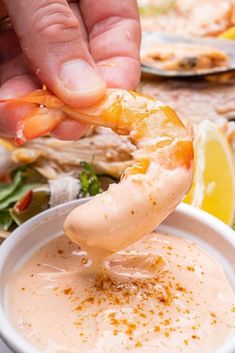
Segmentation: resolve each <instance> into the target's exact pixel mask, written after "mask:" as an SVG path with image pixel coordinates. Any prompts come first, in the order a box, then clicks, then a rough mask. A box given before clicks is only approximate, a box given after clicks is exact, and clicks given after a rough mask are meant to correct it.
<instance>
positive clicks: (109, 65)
mask: <svg viewBox="0 0 235 353" xmlns="http://www.w3.org/2000/svg"><path fill="white" fill-rule="evenodd" d="M97 66H98V68H99V71H100V73H101V76H102V77H103V79H104V80H105V81H106V83H107V86H108V87H112V88H122V89H127V90H135V89H136V88H137V87H138V85H139V82H140V73H141V70H140V62H139V60H137V59H134V58H128V57H120V58H118V57H117V58H111V59H106V60H102V61H100V62H98V63H97Z"/></svg>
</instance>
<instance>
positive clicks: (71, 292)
mask: <svg viewBox="0 0 235 353" xmlns="http://www.w3.org/2000/svg"><path fill="white" fill-rule="evenodd" d="M63 292H64V294H65V295H72V294H73V290H72V288H66V289H64V290H63Z"/></svg>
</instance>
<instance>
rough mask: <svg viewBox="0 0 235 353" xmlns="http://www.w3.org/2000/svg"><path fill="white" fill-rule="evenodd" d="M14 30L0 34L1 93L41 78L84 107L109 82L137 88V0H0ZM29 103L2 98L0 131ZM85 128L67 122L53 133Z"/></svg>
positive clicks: (22, 90)
mask: <svg viewBox="0 0 235 353" xmlns="http://www.w3.org/2000/svg"><path fill="white" fill-rule="evenodd" d="M4 4H5V6H6V9H7V13H8V14H9V16H10V18H11V21H12V24H13V28H14V31H13V30H11V31H7V32H5V33H0V85H1V86H0V98H13V97H17V96H22V95H25V94H27V93H29V92H30V91H32V90H35V89H37V88H39V87H41V83H40V82H42V83H43V84H45V85H46V86H47V87H48V88H49V89H50V90H51V91H53V93H55V94H56V95H57V96H58V97H60V98H61V99H62V100H63V101H64V102H66V103H67V104H70V105H72V106H77V107H81V106H85V105H90V104H92V103H95V102H96V101H98V100H99V99H100V98H101V97H102V96H103V94H104V93H105V90H106V86H108V87H117V88H124V89H135V88H136V86H137V84H138V81H139V77H140V62H139V46H140V26H139V18H138V11H137V5H136V1H135V0H128V1H126V0H118V1H115V0H99V1H97V0H80V1H78V0H74V1H66V0H57V1H55V0H40V1H33V0H3V1H2V2H1V0H0V18H3V17H4V16H5V15H6V10H5V9H4ZM30 109H31V105H29V104H24V105H22V106H20V107H17V105H16V106H14V109H13V108H11V107H10V106H9V104H8V105H7V104H0V135H1V136H4V137H9V138H11V137H14V136H15V131H16V125H17V123H18V121H19V119H20V118H22V115H25V114H26V113H27V112H28V111H29V110H30ZM86 129H87V126H86V125H83V124H80V123H78V122H75V121H72V120H65V121H63V122H61V123H60V125H59V126H58V127H57V128H56V129H55V130H54V131H53V134H54V135H55V136H56V137H57V138H60V139H65V140H69V139H70V140H73V139H77V138H79V137H81V136H82V135H83V134H84V133H85V132H86Z"/></svg>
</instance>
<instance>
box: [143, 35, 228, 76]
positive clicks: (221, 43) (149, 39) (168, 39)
mask: <svg viewBox="0 0 235 353" xmlns="http://www.w3.org/2000/svg"><path fill="white" fill-rule="evenodd" d="M158 43H159V44H166V43H169V45H170V44H173V43H174V44H176V43H188V44H195V45H205V46H210V47H213V48H215V49H219V50H221V51H223V52H225V53H226V54H227V55H228V57H229V63H228V66H226V67H215V68H211V69H203V70H194V71H193V70H192V71H173V70H163V69H158V68H156V67H153V66H148V65H145V64H142V65H141V69H142V73H144V74H148V75H152V76H162V77H177V78H184V77H185V78H187V77H203V76H208V75H216V74H220V73H225V72H231V71H235V42H233V41H231V40H226V39H217V38H189V37H184V36H180V35H171V34H166V33H161V32H143V33H142V45H141V53H142V54H143V52H144V51H145V50H146V49H149V48H154V47H157V44H158Z"/></svg>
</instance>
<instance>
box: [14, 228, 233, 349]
mask: <svg viewBox="0 0 235 353" xmlns="http://www.w3.org/2000/svg"><path fill="white" fill-rule="evenodd" d="M62 249H63V250H62ZM90 264H91V261H90V259H89V257H88V255H87V254H86V253H85V252H84V251H82V250H81V249H79V248H78V247H77V246H76V245H75V244H72V243H71V242H70V241H69V240H68V238H67V237H65V236H61V237H58V238H57V239H54V240H52V241H51V242H49V243H48V244H46V245H45V246H43V247H42V248H41V249H39V250H38V251H37V252H36V253H34V254H33V255H32V256H31V257H30V258H29V259H28V260H27V261H26V262H25V264H24V265H23V266H22V267H21V268H20V270H18V271H17V272H15V273H14V274H13V275H12V277H11V278H10V280H9V283H8V304H9V307H8V310H9V314H10V317H11V320H12V322H13V324H14V325H15V327H16V328H17V330H18V331H19V332H20V333H21V334H22V335H24V336H25V338H26V339H27V340H29V341H30V342H31V344H32V345H33V346H35V347H36V348H37V349H38V350H39V351H40V352H46V353H61V352H63V353H83V352H84V353H85V352H86V353H101V352H102V353H120V352H122V353H127V352H129V351H136V352H140V353H146V352H147V353H155V352H156V351H157V352H158V353H172V352H174V353H180V352H182V351H185V349H187V353H198V352H207V353H214V352H215V351H216V350H217V349H218V348H219V347H220V346H221V345H223V344H224V343H225V341H226V340H228V339H229V338H230V337H231V336H232V335H233V334H234V332H235V295H234V293H233V292H232V289H231V288H230V286H229V283H228V281H227V279H226V277H225V275H224V273H223V270H222V268H221V266H220V264H219V263H218V262H217V261H216V260H215V259H214V258H213V257H211V256H210V255H208V254H207V253H206V252H204V251H203V250H202V249H200V248H199V247H197V246H196V245H195V244H193V243H191V242H189V241H187V240H184V239H181V238H179V237H175V236H171V235H166V234H158V233H152V234H150V235H148V236H146V237H145V238H144V239H142V240H140V241H139V242H137V243H135V244H134V245H132V246H131V247H129V248H127V249H125V250H122V252H120V253H116V254H115V255H113V256H112V257H110V258H109V259H107V261H106V269H107V271H106V272H105V273H103V274H101V273H99V274H97V273H96V274H94V275H93V276H92V275H91V273H90V274H88V272H86V271H84V269H87V268H88V267H89V266H90ZM26 289H27V290H26ZM186 346H187V348H186Z"/></svg>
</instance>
